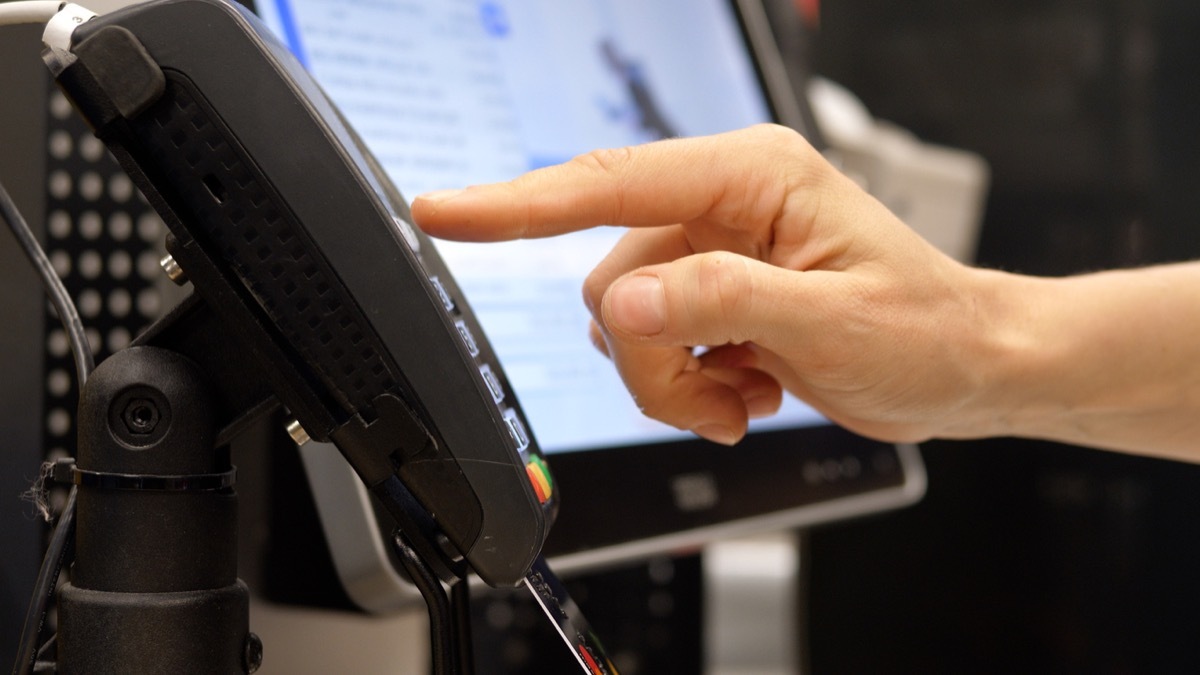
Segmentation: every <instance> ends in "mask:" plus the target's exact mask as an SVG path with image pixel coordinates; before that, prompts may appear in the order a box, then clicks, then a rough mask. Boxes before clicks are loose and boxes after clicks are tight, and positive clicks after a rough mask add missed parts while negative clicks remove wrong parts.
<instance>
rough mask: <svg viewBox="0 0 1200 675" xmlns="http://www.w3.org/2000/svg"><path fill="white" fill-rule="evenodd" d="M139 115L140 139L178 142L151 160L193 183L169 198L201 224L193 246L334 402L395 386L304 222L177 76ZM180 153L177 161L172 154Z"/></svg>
mask: <svg viewBox="0 0 1200 675" xmlns="http://www.w3.org/2000/svg"><path fill="white" fill-rule="evenodd" d="M147 118H148V120H146V121H140V120H139V124H138V126H139V129H138V131H139V133H141V134H142V135H143V137H144V138H146V139H148V141H149V143H148V145H149V146H150V147H155V148H165V147H174V148H175V149H176V150H177V152H175V153H171V154H170V156H168V154H167V153H166V151H165V150H161V149H157V150H155V152H154V154H153V155H152V156H151V158H150V159H151V160H152V161H153V162H154V163H156V164H157V165H158V166H159V167H160V168H161V169H162V170H163V171H164V172H166V173H168V174H169V175H171V182H172V183H173V184H175V185H192V186H195V189H193V190H190V191H186V192H184V191H181V192H180V194H177V195H174V196H173V197H174V198H177V199H178V200H179V202H180V203H181V204H182V205H183V206H184V207H185V208H186V212H187V213H189V214H191V215H192V217H194V218H196V222H195V223H194V224H195V225H199V226H200V227H199V228H198V229H197V230H193V234H194V235H196V236H197V238H201V237H203V240H202V241H200V244H201V246H203V247H204V248H205V249H206V250H208V251H209V254H210V255H211V256H213V257H214V258H217V259H219V260H220V261H221V264H223V265H226V266H228V269H229V270H231V271H232V272H233V273H234V274H236V275H237V276H238V277H239V278H240V279H241V281H242V283H243V285H244V286H245V287H246V288H247V289H248V290H249V291H250V293H251V294H252V295H253V297H254V301H255V302H256V303H257V304H258V305H259V307H261V308H262V310H263V311H264V312H265V313H266V315H267V316H268V317H269V318H270V320H271V321H272V322H273V323H274V325H275V326H276V327H277V328H278V330H279V331H280V332H281V333H282V334H283V336H284V338H285V339H286V340H287V341H288V342H289V343H290V344H291V345H294V346H295V347H296V348H297V349H298V350H299V352H300V355H301V356H302V357H303V360H304V361H305V362H306V363H308V364H312V366H313V367H314V368H317V369H318V370H319V372H320V377H321V378H322V379H323V380H324V381H325V384H326V385H327V386H328V388H329V392H330V394H332V395H333V397H334V398H335V399H336V400H337V401H338V403H339V404H340V405H342V406H344V407H345V409H346V410H347V411H349V412H356V411H362V410H370V409H371V403H372V401H373V400H374V399H375V398H376V397H377V396H379V395H381V394H383V393H384V392H386V391H388V390H389V389H392V388H394V386H395V378H393V377H392V375H391V374H390V372H389V368H388V366H387V365H386V363H385V361H384V359H383V357H382V356H381V350H380V349H379V348H377V347H376V345H375V339H374V338H373V337H372V336H373V333H372V332H371V328H370V326H368V325H365V324H364V323H363V322H362V320H361V318H360V316H359V315H358V311H357V308H356V307H355V306H354V304H353V300H352V299H351V298H350V297H349V296H348V294H347V293H346V291H345V290H344V289H343V288H342V285H341V282H340V281H339V280H338V278H337V276H336V275H335V273H334V272H333V271H332V270H331V269H330V268H329V267H328V265H327V264H326V263H325V262H324V260H322V259H321V258H320V257H319V256H317V255H315V254H314V253H313V251H314V250H315V247H314V245H313V244H312V242H311V241H310V240H309V239H308V237H307V235H306V234H305V233H304V231H303V230H302V229H301V228H300V227H298V226H297V225H296V223H295V222H294V220H293V218H292V216H291V215H290V214H289V213H285V212H283V211H281V210H280V209H279V208H278V207H277V206H276V205H275V200H272V199H271V195H270V194H269V192H268V191H269V189H270V187H269V186H268V185H265V184H264V183H262V182H261V181H260V180H259V178H258V175H257V173H258V172H257V171H256V169H255V167H253V166H252V165H250V164H249V163H248V162H247V161H246V160H245V159H244V158H243V156H242V153H241V152H240V151H239V149H238V148H236V147H234V146H233V145H231V143H230V141H229V139H227V138H226V134H225V132H224V131H223V129H222V128H221V127H220V125H219V122H218V121H215V120H214V119H212V118H210V115H209V113H208V111H207V110H206V108H205V106H204V105H203V104H201V103H200V102H198V100H197V99H196V97H195V96H194V95H193V94H192V93H191V91H190V90H189V87H188V86H187V85H186V84H184V83H181V82H179V81H175V80H169V81H168V85H167V95H166V96H165V97H164V99H163V100H162V101H161V102H160V103H158V104H156V105H155V106H154V107H153V108H152V109H151V110H150V114H149V115H147ZM168 144H169V146H168ZM179 156H182V157H183V158H184V160H185V161H184V164H183V165H180V164H177V163H175V162H174V158H176V157H179ZM171 198H172V197H168V200H170V199H171ZM230 225H232V226H233V227H230ZM197 232H198V233H199V234H197ZM264 268H265V269H267V271H268V273H269V276H270V277H271V281H270V282H265V283H264V282H257V281H254V280H253V275H251V274H250V273H249V270H251V269H264ZM299 280H303V281H302V283H297V281H299Z"/></svg>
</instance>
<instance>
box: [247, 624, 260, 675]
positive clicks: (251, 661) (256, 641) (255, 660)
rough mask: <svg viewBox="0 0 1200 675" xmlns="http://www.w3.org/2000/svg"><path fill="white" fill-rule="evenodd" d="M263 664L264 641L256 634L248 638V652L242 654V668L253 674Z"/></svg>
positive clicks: (251, 634)
mask: <svg viewBox="0 0 1200 675" xmlns="http://www.w3.org/2000/svg"><path fill="white" fill-rule="evenodd" d="M262 662H263V643H262V639H261V638H259V637H258V636H257V635H255V634H254V633H250V634H249V635H247V636H246V650H245V651H244V652H242V667H244V668H245V669H246V672H247V673H253V672H254V671H256V670H258V667H259V666H261V665H262Z"/></svg>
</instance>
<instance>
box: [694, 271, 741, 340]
mask: <svg viewBox="0 0 1200 675" xmlns="http://www.w3.org/2000/svg"><path fill="white" fill-rule="evenodd" d="M746 264H747V262H746V259H745V258H743V257H742V256H739V255H736V254H733V253H729V252H725V251H717V252H713V253H708V254H705V255H702V256H700V257H699V261H698V266H697V269H696V291H697V298H696V301H697V302H696V306H697V307H698V308H700V313H702V314H707V315H708V316H702V317H701V318H702V319H704V320H706V321H715V322H719V323H721V324H724V325H725V326H726V327H727V329H728V330H727V332H728V334H729V335H731V336H735V337H736V336H740V335H742V334H743V333H744V328H743V327H742V326H741V325H740V324H741V322H742V320H743V319H744V318H745V317H746V316H748V315H749V314H750V312H751V310H752V304H753V300H754V291H753V285H752V284H751V283H750V282H749V278H750V275H749V274H748V270H747V268H746ZM735 341H741V340H735Z"/></svg>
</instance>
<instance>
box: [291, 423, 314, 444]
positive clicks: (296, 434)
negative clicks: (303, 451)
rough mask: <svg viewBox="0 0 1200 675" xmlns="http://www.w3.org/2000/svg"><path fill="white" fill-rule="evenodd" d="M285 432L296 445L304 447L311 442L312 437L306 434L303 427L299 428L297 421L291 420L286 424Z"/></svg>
mask: <svg viewBox="0 0 1200 675" xmlns="http://www.w3.org/2000/svg"><path fill="white" fill-rule="evenodd" d="M287 432H288V436H291V437H292V440H293V441H295V442H296V445H304V444H305V443H307V442H309V441H311V440H312V437H311V436H309V435H308V432H307V431H305V430H304V427H302V426H300V421H299V420H292V421H291V422H288V423H287Z"/></svg>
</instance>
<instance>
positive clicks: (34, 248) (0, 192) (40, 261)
mask: <svg viewBox="0 0 1200 675" xmlns="http://www.w3.org/2000/svg"><path fill="white" fill-rule="evenodd" d="M0 218H3V219H4V221H5V222H6V223H7V224H8V227H9V229H11V230H12V233H13V236H14V237H16V238H17V242H18V243H20V244H21V249H22V250H23V251H24V252H25V257H27V258H29V262H30V263H31V264H32V265H33V267H34V270H35V271H36V272H37V273H38V275H39V276H40V277H41V279H42V284H43V285H44V286H45V287H46V295H48V296H50V303H51V304H52V305H54V310H55V311H56V312H58V318H59V320H61V321H62V324H63V329H64V330H66V331H67V339H68V340H69V341H70V343H71V355H72V356H73V357H74V359H75V373H76V375H77V377H78V379H79V388H80V389H81V390H82V389H83V383H84V382H86V381H87V378H88V375H90V374H91V373H92V369H93V368H94V367H95V365H96V364H95V361H94V360H93V358H92V349H91V345H90V344H89V343H88V339H87V334H86V333H84V330H83V321H81V320H80V319H79V312H78V311H77V310H76V309H75V303H74V302H73V301H72V300H71V295H70V294H69V293H67V288H66V287H65V286H63V282H62V279H59V278H58V274H57V273H56V272H55V271H54V265H52V264H51V263H50V259H49V258H47V257H46V252H45V251H43V250H42V245H41V244H39V243H38V240H37V237H35V236H34V235H33V230H31V229H29V223H27V222H26V221H25V218H24V216H22V215H21V212H20V211H18V210H17V205H16V204H15V203H14V202H13V200H12V197H10V196H9V194H8V191H7V190H5V189H4V185H3V184H2V183H0Z"/></svg>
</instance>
